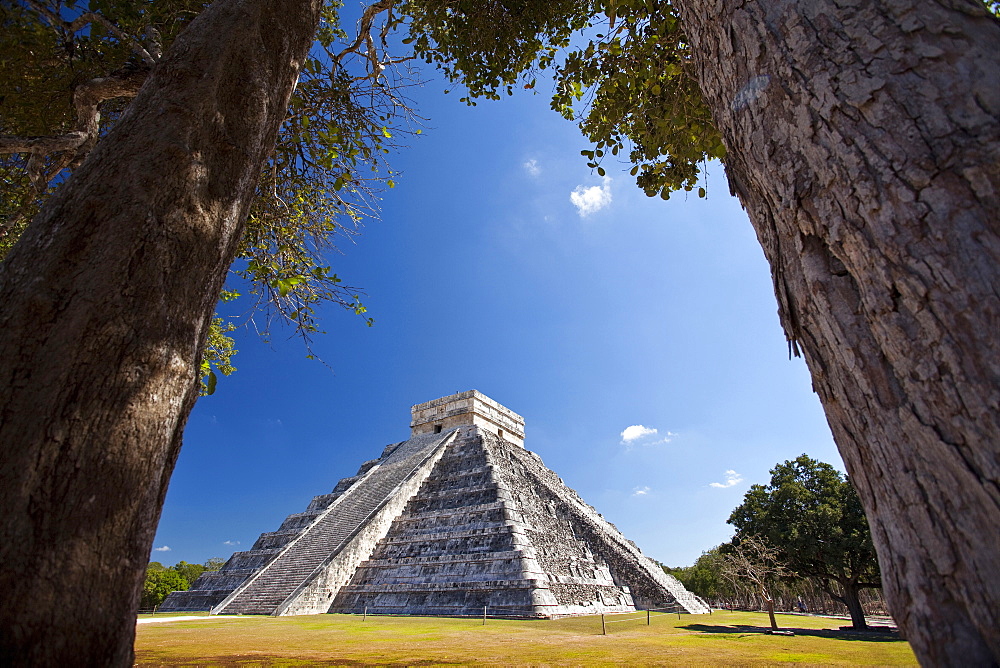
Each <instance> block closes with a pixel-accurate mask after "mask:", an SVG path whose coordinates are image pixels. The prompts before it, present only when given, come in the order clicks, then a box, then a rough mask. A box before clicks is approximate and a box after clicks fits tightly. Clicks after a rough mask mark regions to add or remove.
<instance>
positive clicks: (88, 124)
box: [0, 69, 149, 192]
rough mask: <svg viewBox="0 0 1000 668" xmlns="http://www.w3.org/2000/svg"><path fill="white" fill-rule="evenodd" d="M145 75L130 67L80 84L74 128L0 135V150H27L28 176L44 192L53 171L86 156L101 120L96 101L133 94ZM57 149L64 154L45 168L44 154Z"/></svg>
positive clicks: (139, 86)
mask: <svg viewBox="0 0 1000 668" xmlns="http://www.w3.org/2000/svg"><path fill="white" fill-rule="evenodd" d="M148 75H149V69H141V70H131V71H128V72H121V73H117V74H113V75H111V76H107V77H99V78H97V79H91V80H90V81H86V82H84V83H82V84H80V85H79V86H77V87H76V90H75V91H73V105H74V106H75V107H76V129H75V130H73V131H72V132H67V133H64V134H60V135H50V136H43V137H38V136H35V137H11V136H0V153H30V154H31V157H30V158H29V159H28V164H27V171H28V177H29V178H30V179H31V183H32V185H34V186H35V189H36V190H37V191H38V192H44V191H45V188H46V187H47V186H48V184H49V181H51V180H52V178H53V177H55V175H56V174H58V173H59V172H60V171H62V170H63V169H64V168H65V167H67V166H68V165H69V164H70V163H72V162H73V161H75V160H80V159H82V158H83V157H84V156H86V155H87V153H89V152H90V150H91V149H92V148H93V147H94V144H96V143H97V138H98V135H99V131H100V121H101V114H100V111H99V109H98V106H99V105H100V103H101V102H103V101H104V100H110V99H112V98H117V97H134V96H135V94H136V93H138V92H139V89H140V88H141V87H142V84H143V82H144V81H145V80H146V77H147V76H148ZM59 152H64V153H65V155H63V156H61V157H60V158H59V160H57V161H56V163H55V164H54V165H52V166H51V168H50V169H49V170H46V169H45V157H46V156H47V155H50V154H52V153H59ZM70 152H71V153H70Z"/></svg>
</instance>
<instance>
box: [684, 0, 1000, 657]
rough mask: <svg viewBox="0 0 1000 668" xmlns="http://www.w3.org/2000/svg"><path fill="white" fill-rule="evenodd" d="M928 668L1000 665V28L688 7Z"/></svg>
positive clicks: (888, 581) (744, 184) (753, 213)
mask: <svg viewBox="0 0 1000 668" xmlns="http://www.w3.org/2000/svg"><path fill="white" fill-rule="evenodd" d="M674 4H675V5H676V6H677V7H678V9H679V11H680V15H681V19H682V22H683V25H684V29H685V32H686V34H687V35H688V37H689V38H690V40H691V44H692V48H693V53H694V56H695V70H696V74H697V76H698V78H699V81H700V85H701V88H702V91H703V93H704V95H705V97H706V99H707V100H708V103H709V105H710V107H711V108H712V109H713V114H714V118H715V122H716V123H717V124H718V127H719V128H720V130H721V131H722V133H723V136H724V138H725V142H726V146H727V148H728V157H727V160H726V162H727V174H728V176H729V179H730V184H731V187H732V189H733V191H734V192H735V193H736V194H737V195H738V196H739V198H740V200H741V201H742V203H743V206H744V207H745V208H746V209H747V211H748V213H749V215H750V220H751V221H752V223H753V225H754V227H755V229H756V231H757V236H758V239H759V240H760V242H761V245H762V246H763V248H764V253H765V255H766V256H767V259H768V261H769V262H770V264H771V269H772V274H773V278H774V286H775V292H776V295H777V298H778V303H779V314H780V317H781V322H782V325H783V326H784V328H785V331H786V333H787V335H788V337H789V340H790V341H791V345H793V346H797V347H799V348H801V350H802V352H803V353H804V355H805V359H806V362H807V363H808V365H809V369H810V371H811V373H812V378H813V386H814V388H815V390H816V392H817V393H818V394H819V396H820V399H821V400H822V402H823V406H824V408H825V410H826V414H827V418H828V420H829V422H830V426H831V428H832V430H833V434H834V437H835V439H836V442H837V445H838V447H839V448H840V451H841V454H842V455H843V457H844V461H845V463H846V465H847V469H848V471H849V473H850V475H851V478H852V480H853V481H854V483H855V485H856V486H857V487H858V491H859V493H860V496H861V498H862V500H863V502H864V505H865V509H866V511H867V514H868V519H869V521H870V523H871V527H872V533H873V537H874V541H875V545H876V548H877V550H878V554H879V561H880V564H881V568H882V577H883V581H884V584H885V592H886V597H887V601H888V603H889V605H890V607H891V609H892V611H893V613H894V614H895V616H896V619H897V621H898V622H899V624H900V626H901V627H902V629H903V630H904V631H905V632H906V635H907V638H908V639H909V640H910V641H911V643H912V644H913V647H914V649H915V651H916V652H917V655H918V657H919V659H920V660H921V662H923V663H925V664H929V665H990V664H995V663H998V662H1000V578H998V577H997V573H1000V423H998V422H1000V410H998V406H1000V336H998V333H1000V281H998V271H1000V216H998V211H1000V167H998V166H1000V122H998V118H1000V23H998V22H997V21H996V20H995V19H994V18H992V17H991V16H989V15H988V14H987V13H986V12H985V10H984V9H983V6H982V3H981V2H979V1H978V0H873V1H870V2H859V1H857V0H813V1H811V2H801V1H798V0H767V1H766V2H765V1H763V0H743V1H741V2H733V1H731V0H675V3H674Z"/></svg>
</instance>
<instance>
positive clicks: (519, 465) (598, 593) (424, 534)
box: [160, 390, 709, 617]
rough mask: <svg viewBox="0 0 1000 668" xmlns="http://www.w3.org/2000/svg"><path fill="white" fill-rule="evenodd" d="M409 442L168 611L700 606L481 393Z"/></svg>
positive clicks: (427, 421) (438, 403)
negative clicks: (532, 449) (544, 460)
mask: <svg viewBox="0 0 1000 668" xmlns="http://www.w3.org/2000/svg"><path fill="white" fill-rule="evenodd" d="M412 415H413V421H412V423H411V425H410V427H411V430H412V431H411V436H410V439H409V440H407V441H403V442H401V443H394V444H392V445H389V446H387V447H386V448H385V450H384V451H383V452H382V456H381V457H380V458H379V459H376V460H372V461H368V462H365V463H364V464H362V465H361V468H360V469H358V472H357V474H356V475H354V476H352V477H350V478H344V479H343V480H341V481H340V482H339V483H338V484H337V486H336V487H335V488H334V489H333V491H332V492H331V493H329V494H323V495H321V496H317V497H315V498H314V499H313V500H312V502H311V503H310V504H309V507H308V508H307V509H306V510H305V511H304V512H301V513H295V514H293V515H289V516H288V518H287V519H286V520H285V521H284V522H283V523H282V525H281V526H280V527H279V528H278V530H277V531H273V532H269V533H264V534H261V536H260V538H258V539H257V542H256V543H255V544H254V546H253V548H252V549H251V550H248V551H246V552H237V553H235V554H234V555H233V556H232V557H231V558H230V559H229V561H228V562H226V565H225V566H223V567H222V569H221V570H219V571H215V572H208V573H204V574H203V575H202V576H201V577H200V578H198V580H197V581H196V582H195V583H194V585H193V587H192V588H191V589H190V590H188V591H178V592H174V593H172V594H171V595H170V596H169V597H168V598H167V599H166V601H164V603H163V605H162V606H161V607H160V610H162V611H184V610H211V611H212V612H213V613H216V614H269V615H300V614H314V613H323V612H341V613H361V612H363V611H366V610H367V612H368V613H369V614H372V613H376V614H379V613H381V614H385V613H396V614H420V615H465V614H483V609H484V607H485V608H487V609H488V611H489V613H490V614H491V615H497V616H510V617H556V616H563V615H579V614H595V613H604V612H627V611H632V610H635V609H637V608H638V609H644V608H661V607H665V606H671V605H674V604H679V605H680V606H682V607H683V608H684V609H686V610H687V611H688V612H691V613H703V612H704V613H707V612H709V610H708V608H707V607H706V606H705V604H704V603H703V602H702V601H701V600H700V599H698V598H697V597H695V596H694V595H693V594H691V593H690V592H688V591H687V590H686V589H684V587H683V585H681V583H680V582H678V581H677V580H676V579H674V578H673V577H671V576H669V575H667V574H665V573H664V572H663V570H662V569H661V568H660V567H659V566H657V564H656V563H654V562H653V561H652V560H651V559H649V558H647V557H645V556H644V555H643V554H642V552H641V551H640V550H639V548H638V547H636V546H635V545H634V544H633V543H632V542H631V541H629V540H627V539H626V538H625V537H624V536H622V535H621V533H619V532H618V530H617V529H616V528H615V527H614V525H612V524H611V523H610V522H608V521H607V520H605V519H604V518H603V517H601V515H600V514H599V513H597V511H595V510H594V509H593V508H592V507H590V506H589V505H587V504H586V503H584V502H583V500H582V499H581V498H580V497H579V496H578V495H577V494H576V492H574V491H573V490H572V489H570V488H569V487H567V486H566V485H565V484H563V481H562V480H561V479H560V478H559V477H558V476H557V475H556V474H555V473H553V472H552V471H550V470H549V469H548V468H546V467H545V465H543V464H542V460H541V459H540V458H539V457H538V455H536V454H534V453H533V452H530V451H528V450H525V449H524V419H523V418H522V417H521V416H520V415H518V414H516V413H514V412H513V411H511V410H509V409H507V408H505V407H503V406H501V405H500V404H498V403H496V402H495V401H493V400H491V399H490V398H488V397H486V396H484V395H483V394H480V393H479V392H476V391H474V390H473V391H470V392H462V393H459V394H453V395H451V396H448V397H443V398H441V399H436V400H434V401H429V402H427V403H423V404H418V405H416V406H414V407H413V409H412Z"/></svg>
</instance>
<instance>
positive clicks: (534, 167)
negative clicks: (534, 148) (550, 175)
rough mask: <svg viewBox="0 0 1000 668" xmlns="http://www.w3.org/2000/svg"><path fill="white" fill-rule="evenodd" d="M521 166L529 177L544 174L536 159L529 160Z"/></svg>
mask: <svg viewBox="0 0 1000 668" xmlns="http://www.w3.org/2000/svg"><path fill="white" fill-rule="evenodd" d="M521 166H522V167H524V171H526V172H528V176H538V175H539V174H541V173H542V168H541V167H539V166H538V161H537V160H535V159H534V158H532V159H531V160H528V161H527V162H525V163H524V164H522V165H521Z"/></svg>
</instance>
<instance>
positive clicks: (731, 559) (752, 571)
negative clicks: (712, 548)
mask: <svg viewBox="0 0 1000 668" xmlns="http://www.w3.org/2000/svg"><path fill="white" fill-rule="evenodd" d="M721 565H722V570H721V574H722V577H724V578H725V579H726V580H728V581H729V582H730V583H731V584H732V585H733V587H734V588H735V589H744V590H749V591H751V592H753V593H754V594H756V595H757V596H759V597H760V598H761V600H762V601H763V602H764V605H765V607H766V608H767V615H768V617H769V618H770V620H771V630H772V631H777V630H778V620H777V619H775V617H774V593H773V591H774V588H775V587H776V586H778V583H779V582H780V580H781V579H782V578H784V577H787V576H789V575H790V572H789V571H788V569H787V568H786V567H785V564H783V563H782V561H781V558H780V557H779V556H778V550H777V549H775V548H774V547H773V546H771V545H768V544H767V542H765V541H764V540H762V539H761V538H758V537H757V536H748V537H747V538H745V539H743V540H734V541H733V543H732V545H731V546H730V547H729V549H727V550H726V551H725V554H723V555H722V561H721Z"/></svg>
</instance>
